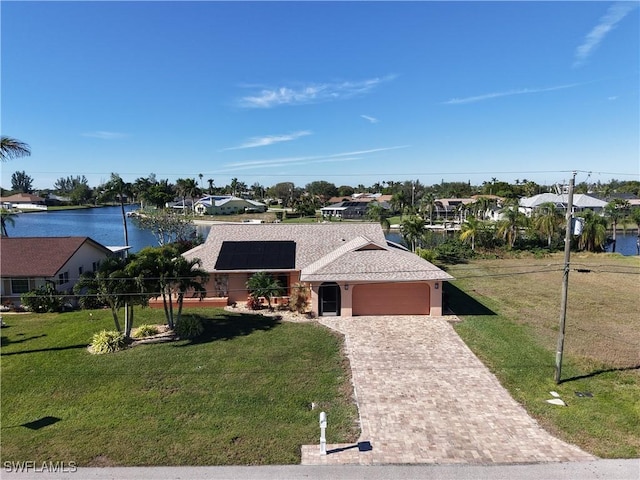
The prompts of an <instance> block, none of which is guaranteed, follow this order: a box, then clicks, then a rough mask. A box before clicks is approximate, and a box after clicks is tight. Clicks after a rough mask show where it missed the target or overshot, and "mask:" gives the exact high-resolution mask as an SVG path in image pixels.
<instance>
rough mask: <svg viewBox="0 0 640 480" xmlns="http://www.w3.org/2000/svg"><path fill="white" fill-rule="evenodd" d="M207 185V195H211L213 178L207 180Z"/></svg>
mask: <svg viewBox="0 0 640 480" xmlns="http://www.w3.org/2000/svg"><path fill="white" fill-rule="evenodd" d="M207 183H208V184H209V195H213V178H208V179H207Z"/></svg>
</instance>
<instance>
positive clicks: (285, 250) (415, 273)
mask: <svg viewBox="0 0 640 480" xmlns="http://www.w3.org/2000/svg"><path fill="white" fill-rule="evenodd" d="M183 255H184V257H186V258H187V259H189V260H191V259H195V258H198V259H200V260H201V262H202V265H201V267H202V268H203V269H204V270H205V271H207V272H209V273H210V278H209V282H208V283H207V285H206V289H207V297H223V298H226V299H227V302H228V303H230V304H233V303H234V302H238V303H239V302H245V301H246V300H247V296H248V291H247V287H246V283H247V280H248V279H249V278H250V277H251V275H253V274H254V273H256V272H259V271H267V272H270V273H271V274H272V275H273V276H274V277H275V278H276V279H277V280H279V281H280V284H281V285H282V286H283V287H284V289H285V290H286V291H287V292H288V293H287V295H288V294H289V293H290V291H291V288H292V286H293V285H294V284H295V283H297V282H303V283H305V284H307V285H309V286H310V287H311V310H312V311H313V313H314V314H316V315H319V316H334V315H338V316H353V315H441V314H442V282H445V281H449V280H452V279H453V277H452V276H451V275H449V274H448V273H446V272H444V271H443V270H441V269H439V268H438V267H436V266H435V265H433V264H431V263H429V262H427V261H426V260H423V259H422V258H420V257H418V256H417V255H415V254H413V253H411V252H409V251H406V250H404V249H399V248H397V247H394V246H392V245H391V244H388V243H387V241H386V239H385V236H384V232H383V230H382V227H381V226H380V225H379V224H374V223H353V224H350V223H347V224H344V223H321V224H317V223H316V224H216V225H212V226H211V230H210V233H209V235H208V236H207V240H206V241H205V243H204V244H202V245H198V246H197V247H195V248H193V249H192V250H189V251H188V252H186V253H184V254H183Z"/></svg>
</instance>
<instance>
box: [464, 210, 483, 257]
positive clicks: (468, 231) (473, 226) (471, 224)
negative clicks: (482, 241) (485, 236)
mask: <svg viewBox="0 0 640 480" xmlns="http://www.w3.org/2000/svg"><path fill="white" fill-rule="evenodd" d="M483 228H484V223H483V222H482V220H480V219H478V218H476V217H475V216H473V215H469V216H468V217H467V219H466V220H465V222H464V223H463V224H462V225H461V227H460V240H462V241H463V242H467V241H470V242H471V250H475V249H476V237H477V236H478V235H479V234H480V232H481V231H482V229H483Z"/></svg>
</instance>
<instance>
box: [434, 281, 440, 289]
mask: <svg viewBox="0 0 640 480" xmlns="http://www.w3.org/2000/svg"><path fill="white" fill-rule="evenodd" d="M433 288H435V289H436V290H437V289H438V288H440V285H439V284H438V282H436V283H435V284H434V285H433Z"/></svg>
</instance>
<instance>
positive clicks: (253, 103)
mask: <svg viewBox="0 0 640 480" xmlns="http://www.w3.org/2000/svg"><path fill="white" fill-rule="evenodd" d="M394 78H395V76H393V75H390V76H386V77H383V78H372V79H368V80H361V81H356V82H353V81H345V82H334V83H320V84H310V85H306V86H305V85H303V86H298V87H290V86H283V87H278V88H263V89H262V90H261V91H260V92H258V93H257V94H255V95H249V96H245V97H242V98H241V99H240V101H239V105H240V106H241V107H245V108H272V107H278V106H281V105H304V104H309V103H321V102H330V101H334V100H344V99H347V98H352V97H355V96H358V95H364V94H366V93H369V92H370V91H371V90H373V89H374V88H375V87H377V86H378V85H380V84H381V83H384V82H387V81H390V80H393V79H394Z"/></svg>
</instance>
